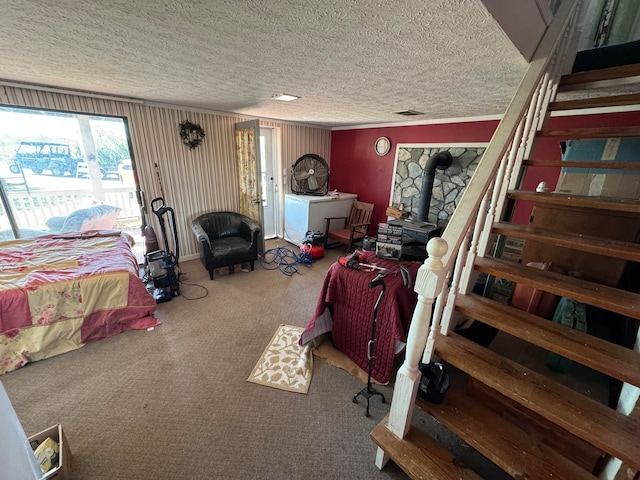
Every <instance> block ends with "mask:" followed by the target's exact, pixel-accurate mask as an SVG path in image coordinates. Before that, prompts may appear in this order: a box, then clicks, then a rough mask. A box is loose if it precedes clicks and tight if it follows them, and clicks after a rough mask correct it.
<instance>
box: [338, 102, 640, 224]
mask: <svg viewBox="0 0 640 480" xmlns="http://www.w3.org/2000/svg"><path fill="white" fill-rule="evenodd" d="M603 125H606V126H611V127H613V126H624V125H640V112H626V113H611V114H601V115H581V116H573V117H553V118H551V119H549V120H548V121H547V123H546V125H545V128H546V129H565V128H578V127H583V128H589V127H598V126H603ZM497 126H498V121H495V120H490V121H482V122H462V123H447V124H438V125H411V126H402V127H384V128H367V129H354V130H338V131H333V132H332V134H331V180H330V188H331V190H338V191H340V192H348V193H356V194H358V199H359V200H362V201H363V202H370V203H373V204H375V208H374V211H373V217H372V221H371V227H370V229H369V234H370V235H374V234H375V233H376V229H377V224H378V223H379V222H383V221H386V219H387V216H386V215H385V211H386V209H387V206H389V197H390V195H391V185H392V180H393V178H392V177H393V167H394V161H395V152H396V145H398V144H399V143H462V144H464V143H476V142H489V141H490V140H491V136H492V135H493V132H494V131H495V129H496V127H497ZM382 136H384V137H388V138H389V140H391V150H390V151H389V153H387V154H386V155H385V156H382V157H381V156H379V155H377V154H376V153H375V150H374V143H375V141H376V139H377V138H379V137H382ZM565 140H569V139H568V138H567V139H565ZM560 141H561V140H560V139H555V138H554V139H549V138H542V139H540V140H539V141H538V143H537V145H536V148H535V149H534V152H533V155H532V159H546V160H549V159H552V160H553V159H556V160H559V159H560V158H561V152H560V145H559V142H560ZM559 172H560V170H559V169H558V168H551V167H536V168H529V169H528V171H527V174H526V176H525V179H524V182H523V188H524V189H527V190H534V189H535V188H536V186H537V185H538V183H539V182H541V181H542V180H544V181H546V182H547V184H548V186H549V190H550V191H553V190H554V189H555V186H556V182H557V180H558V174H559ZM530 212H531V205H530V204H529V205H527V204H524V205H520V206H519V208H518V209H517V210H516V212H515V213H514V219H513V220H514V221H516V222H518V223H527V222H528V219H529V215H530Z"/></svg>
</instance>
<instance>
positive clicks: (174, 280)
mask: <svg viewBox="0 0 640 480" xmlns="http://www.w3.org/2000/svg"><path fill="white" fill-rule="evenodd" d="M151 211H152V212H153V213H154V214H155V215H156V216H157V217H158V222H159V223H160V231H161V233H162V239H163V241H164V250H160V249H159V248H158V249H157V250H154V251H151V252H147V254H146V260H147V268H148V271H147V277H148V278H149V279H150V282H152V287H153V298H155V300H156V303H162V302H168V301H169V300H171V299H172V298H173V297H177V296H178V295H180V282H179V280H178V274H177V273H176V269H177V268H178V260H179V258H180V246H179V243H178V232H177V230H176V220H175V213H174V211H173V209H172V208H171V207H167V206H165V204H164V199H163V198H162V197H157V198H154V199H153V200H151ZM165 216H166V217H167V219H168V220H169V222H170V224H171V227H172V228H171V233H172V236H173V245H174V247H175V253H174V252H172V251H170V246H169V241H168V238H167V231H166V228H165Z"/></svg>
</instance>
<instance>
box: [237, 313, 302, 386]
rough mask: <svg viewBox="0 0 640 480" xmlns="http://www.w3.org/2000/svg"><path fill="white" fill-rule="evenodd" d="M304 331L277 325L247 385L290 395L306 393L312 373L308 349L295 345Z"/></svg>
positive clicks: (300, 328) (299, 328)
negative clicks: (282, 391) (277, 390)
mask: <svg viewBox="0 0 640 480" xmlns="http://www.w3.org/2000/svg"><path fill="white" fill-rule="evenodd" d="M303 330H304V328H302V327H293V326H291V325H284V324H283V325H280V326H279V327H278V330H277V331H276V333H275V334H274V335H273V337H272V338H271V341H270V342H269V344H268V345H267V348H265V350H264V352H263V353H262V356H261V357H260V360H259V361H258V363H257V364H256V366H255V367H253V371H252V372H251V375H249V378H247V381H248V382H253V383H258V384H260V385H265V386H267V387H273V388H279V389H280V390H287V391H289V392H296V393H307V392H308V391H309V384H310V383H311V374H312V372H313V355H312V354H311V346H310V345H309V344H307V345H306V346H304V347H301V346H300V345H298V339H299V338H300V334H301V333H302V331H303Z"/></svg>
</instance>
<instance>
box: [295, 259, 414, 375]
mask: <svg viewBox="0 0 640 480" xmlns="http://www.w3.org/2000/svg"><path fill="white" fill-rule="evenodd" d="M366 263H368V264H372V265H376V266H378V267H381V268H386V269H388V270H389V272H390V273H389V274H388V275H387V276H386V277H384V282H385V286H386V290H385V294H384V296H383V297H382V300H381V302H380V305H379V307H378V314H377V324H376V337H375V350H374V359H373V363H372V369H371V377H372V378H373V379H374V380H376V381H377V382H380V383H388V382H389V381H390V380H391V376H392V375H393V366H394V359H395V356H396V355H397V354H398V353H400V352H401V351H402V350H403V349H404V346H405V344H406V341H407V333H408V330H409V323H410V321H411V316H412V315H413V309H414V307H415V304H416V301H417V294H416V293H415V292H414V291H413V289H412V288H408V287H406V286H405V285H404V282H403V278H402V275H401V273H400V265H401V264H404V265H406V266H407V267H408V270H409V275H410V277H411V284H412V285H413V284H414V283H415V278H416V274H417V271H418V268H419V267H420V265H421V264H422V262H403V261H398V260H389V259H384V258H379V257H376V256H369V257H368V258H367V261H366ZM364 269H365V267H362V269H360V270H354V269H350V268H347V267H344V266H342V265H340V264H339V263H338V262H335V263H333V264H332V265H331V266H330V267H329V270H328V271H327V274H326V276H325V279H324V282H323V284H322V290H321V292H320V296H319V298H318V303H317V304H316V310H315V313H314V315H313V318H312V319H311V321H310V322H309V324H308V325H307V327H306V328H305V330H304V331H303V333H302V335H301V336H300V341H299V343H300V344H301V345H305V344H307V343H309V342H310V341H312V340H313V339H315V338H317V337H319V336H320V335H322V334H324V333H327V332H331V335H332V338H333V343H334V345H335V346H336V347H337V348H338V349H339V350H340V351H342V352H343V353H345V354H346V355H347V356H348V357H349V358H350V359H351V360H352V361H353V362H354V363H355V364H356V365H358V366H359V367H360V368H362V369H363V370H365V371H367V369H368V365H369V359H368V355H367V353H368V344H369V341H370V340H371V330H372V322H373V310H374V306H375V303H376V301H377V300H378V297H379V296H380V292H381V291H382V287H381V286H378V287H374V288H369V282H371V281H372V280H373V279H374V278H376V276H377V275H378V273H379V272H378V271H377V270H374V271H365V270H364Z"/></svg>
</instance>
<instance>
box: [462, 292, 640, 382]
mask: <svg viewBox="0 0 640 480" xmlns="http://www.w3.org/2000/svg"><path fill="white" fill-rule="evenodd" d="M455 308H456V310H457V311H459V312H460V313H462V314H463V315H466V316H467V317H469V318H473V319H476V320H479V321H481V322H482V323H485V324H487V325H490V326H492V327H495V328H497V329H498V330H500V331H502V332H505V333H508V334H509V335H512V336H514V337H517V338H521V339H522V340H525V341H527V342H529V343H532V344H534V345H537V346H539V347H541V348H544V349H545V350H550V351H552V352H555V353H557V354H559V355H562V356H563V357H566V358H570V359H571V360H575V361H576V362H578V363H581V364H582V365H585V366H587V367H589V368H592V369H594V370H596V371H598V372H602V373H604V374H606V375H609V376H611V377H614V378H617V379H618V380H622V381H623V382H628V383H630V384H632V385H636V386H639V387H640V353H638V352H635V351H634V350H631V349H629V348H624V347H622V346H619V345H616V344H614V343H610V342H607V341H605V340H602V339H600V338H597V337H594V336H593V335H588V334H586V333H583V332H580V331H578V330H572V329H570V328H568V327H565V326H562V325H559V324H557V323H554V322H552V321H550V320H547V319H544V318H541V317H538V316H536V315H533V314H531V313H527V312H525V311H522V310H518V309H517V308H514V307H511V306H509V305H505V304H503V303H500V302H496V301H494V300H491V299H489V298H485V297H482V296H480V295H476V294H473V293H471V294H467V295H458V296H457V298H456V305H455Z"/></svg>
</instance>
